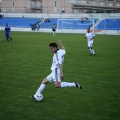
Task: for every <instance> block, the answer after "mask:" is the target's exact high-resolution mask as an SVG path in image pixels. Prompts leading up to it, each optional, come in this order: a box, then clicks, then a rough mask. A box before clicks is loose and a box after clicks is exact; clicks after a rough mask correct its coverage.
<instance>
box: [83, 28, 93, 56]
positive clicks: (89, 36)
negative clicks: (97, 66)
mask: <svg viewBox="0 0 120 120" xmlns="http://www.w3.org/2000/svg"><path fill="white" fill-rule="evenodd" d="M85 38H87V42H88V49H89V50H90V54H91V55H95V51H94V49H93V47H92V45H93V39H94V38H95V34H94V33H93V32H90V28H87V33H86V35H85Z"/></svg>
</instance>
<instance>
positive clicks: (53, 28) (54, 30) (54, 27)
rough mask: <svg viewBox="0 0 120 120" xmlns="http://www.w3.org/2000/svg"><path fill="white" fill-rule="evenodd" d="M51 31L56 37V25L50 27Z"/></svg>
mask: <svg viewBox="0 0 120 120" xmlns="http://www.w3.org/2000/svg"><path fill="white" fill-rule="evenodd" d="M52 31H53V36H54V35H56V25H55V24H53V25H52Z"/></svg>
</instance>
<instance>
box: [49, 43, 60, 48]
mask: <svg viewBox="0 0 120 120" xmlns="http://www.w3.org/2000/svg"><path fill="white" fill-rule="evenodd" d="M51 46H52V47H56V48H57V47H58V46H57V44H56V43H50V44H49V47H51Z"/></svg>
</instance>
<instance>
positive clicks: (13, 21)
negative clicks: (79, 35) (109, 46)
mask: <svg viewBox="0 0 120 120" xmlns="http://www.w3.org/2000/svg"><path fill="white" fill-rule="evenodd" d="M93 20H94V23H95V24H96V23H97V21H98V19H96V18H94V19H89V20H88V21H81V20H80V19H70V18H68V19H58V18H50V19H49V21H45V19H43V21H41V19H40V18H27V17H26V18H25V17H3V18H1V19H0V26H1V27H4V26H5V25H6V23H8V24H9V25H10V26H11V27H20V28H32V27H33V25H35V24H36V23H39V24H38V28H47V29H51V28H52V25H53V24H56V26H57V28H58V29H86V28H88V27H92V25H93ZM95 30H120V19H108V18H107V19H104V20H102V21H101V22H100V23H98V24H97V25H96V26H95Z"/></svg>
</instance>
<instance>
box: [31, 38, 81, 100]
mask: <svg viewBox="0 0 120 120" xmlns="http://www.w3.org/2000/svg"><path fill="white" fill-rule="evenodd" d="M59 44H60V46H61V49H59V48H58V46H57V44H56V43H50V44H49V47H50V50H51V52H52V53H53V54H54V55H53V62H52V66H51V70H52V72H51V73H50V74H49V75H48V76H47V77H46V78H45V79H43V80H42V83H41V85H40V87H39V88H38V90H37V91H36V93H35V94H34V95H32V96H30V98H33V99H35V98H36V97H37V95H38V94H40V93H42V91H43V90H44V89H45V87H46V84H47V83H49V82H54V85H55V87H56V88H63V87H77V88H80V89H82V86H81V85H80V84H79V83H78V82H72V83H70V82H61V79H64V74H63V62H64V55H65V54H66V51H65V47H64V46H63V44H62V41H61V40H59Z"/></svg>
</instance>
